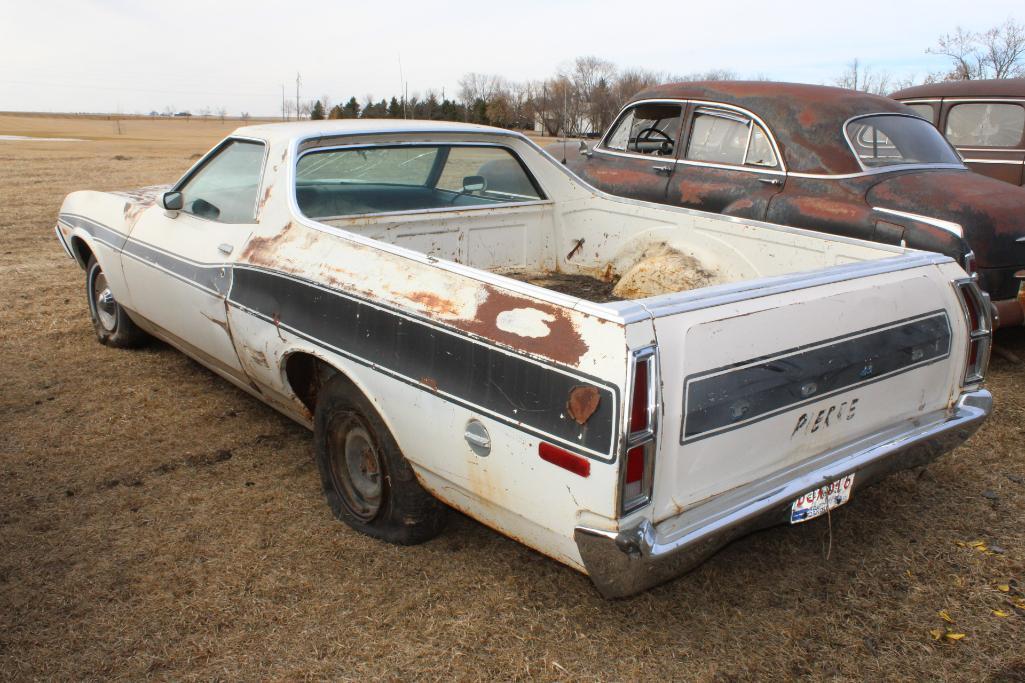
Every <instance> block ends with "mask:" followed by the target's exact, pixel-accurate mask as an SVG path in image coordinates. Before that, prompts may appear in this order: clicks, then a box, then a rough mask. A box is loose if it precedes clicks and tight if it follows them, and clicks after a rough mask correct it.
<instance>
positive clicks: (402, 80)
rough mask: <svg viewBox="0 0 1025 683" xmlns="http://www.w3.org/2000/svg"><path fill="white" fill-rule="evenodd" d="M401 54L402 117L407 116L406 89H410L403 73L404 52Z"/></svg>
mask: <svg viewBox="0 0 1025 683" xmlns="http://www.w3.org/2000/svg"><path fill="white" fill-rule="evenodd" d="M398 55H399V92H401V93H402V119H403V120H405V118H406V91H407V90H408V89H409V88H408V86H406V78H405V76H403V75H402V53H401V52H400V53H398Z"/></svg>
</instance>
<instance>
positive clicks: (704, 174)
mask: <svg viewBox="0 0 1025 683" xmlns="http://www.w3.org/2000/svg"><path fill="white" fill-rule="evenodd" d="M682 144H683V146H684V147H683V150H682V153H681V154H680V158H679V159H678V160H677V163H676V170H675V172H674V173H673V176H672V179H671V180H670V182H669V184H668V189H667V193H666V201H667V203H669V204H677V205H680V206H686V207H690V208H693V209H701V210H702V211H714V212H716V213H723V214H727V215H730V216H740V217H743V218H755V219H758V220H761V219H763V218H765V212H766V210H767V208H768V206H769V202H770V200H771V199H772V197H773V196H774V195H776V194H777V193H779V192H780V191H781V190H782V189H783V185H784V183H785V182H786V172H785V170H784V168H783V165H782V163H781V161H780V157H779V152H778V150H777V149H776V146H775V144H774V142H773V140H772V139H771V137H770V136H769V134H768V133H767V132H766V128H765V126H763V125H762V124H761V123H759V122H757V121H755V120H754V118H753V117H752V116H750V115H748V114H746V113H744V112H741V111H740V110H736V109H733V108H727V107H725V106H721V105H711V104H700V103H695V104H692V105H691V112H690V115H689V121H688V125H687V132H686V134H685V136H684V138H683V141H682Z"/></svg>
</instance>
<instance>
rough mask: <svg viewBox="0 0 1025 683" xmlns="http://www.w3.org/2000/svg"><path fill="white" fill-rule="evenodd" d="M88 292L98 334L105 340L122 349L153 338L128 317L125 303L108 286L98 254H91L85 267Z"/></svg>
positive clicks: (86, 291) (94, 326) (107, 344)
mask: <svg viewBox="0 0 1025 683" xmlns="http://www.w3.org/2000/svg"><path fill="white" fill-rule="evenodd" d="M85 273H86V276H85V295H86V298H87V299H88V301H89V315H90V317H92V321H93V329H94V330H96V338H97V339H99V340H100V343H101V344H104V345H106V346H114V347H117V348H121V349H127V348H133V347H136V346H141V345H143V344H145V343H146V342H147V341H148V340H149V335H148V334H146V333H145V332H143V331H142V330H140V329H139V327H138V326H137V325H136V324H135V323H134V322H133V321H132V319H131V318H129V317H128V313H127V312H126V311H125V309H124V308H122V306H121V304H119V303H118V302H117V301H115V300H114V295H113V294H111V293H110V289H108V288H107V286H106V283H107V277H106V275H104V274H103V269H102V268H100V264H99V263H97V262H96V257H95V256H90V257H89V264H88V265H87V266H86V269H85Z"/></svg>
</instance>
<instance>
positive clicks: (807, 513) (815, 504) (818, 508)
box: [790, 474, 854, 524]
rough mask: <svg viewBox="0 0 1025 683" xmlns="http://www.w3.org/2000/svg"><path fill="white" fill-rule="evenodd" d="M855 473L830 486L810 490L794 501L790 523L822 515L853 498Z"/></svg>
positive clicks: (805, 520)
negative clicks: (852, 490)
mask: <svg viewBox="0 0 1025 683" xmlns="http://www.w3.org/2000/svg"><path fill="white" fill-rule="evenodd" d="M853 487H854V475H853V474H848V475H847V476H846V477H844V478H843V479H837V480H836V481H834V482H833V483H832V484H830V485H829V486H823V487H821V488H818V489H815V490H814V491H809V492H808V493H806V494H804V495H803V496H801V497H800V498H798V499H797V500H795V501H794V504H793V506H792V507H791V508H790V523H791V524H798V523H800V522H807V521H808V520H809V519H815V518H816V517H820V516H822V515H824V514H826V512H828V511H829V510H832V509H833V508H838V507H840V506H841V505H843V504H844V503H846V502H847V501H848V500H850V498H851V489H852V488H853Z"/></svg>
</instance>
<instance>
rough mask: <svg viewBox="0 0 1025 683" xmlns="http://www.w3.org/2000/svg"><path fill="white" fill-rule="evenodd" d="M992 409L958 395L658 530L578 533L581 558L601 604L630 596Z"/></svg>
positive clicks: (876, 474)
mask: <svg viewBox="0 0 1025 683" xmlns="http://www.w3.org/2000/svg"><path fill="white" fill-rule="evenodd" d="M992 406H993V396H992V395H991V394H990V393H989V392H988V391H986V390H984V389H980V390H978V391H972V392H968V393H964V394H962V395H961V397H960V398H959V399H958V401H957V403H956V404H955V405H954V406H953V408H951V409H948V410H943V411H939V412H937V413H933V414H930V415H924V416H922V417H921V418H919V419H917V420H915V421H914V422H913V423H911V425H910V426H908V425H907V424H905V425H901V426H900V427H897V428H893V429H890V430H887V431H885V432H881V433H879V434H873V435H871V436H869V437H865V438H862V439H859V440H858V441H856V442H854V443H851V444H847V445H845V446H843V447H841V448H838V449H836V450H834V451H831V452H829V453H824V454H822V455H820V456H817V457H815V458H813V459H812V461H810V462H806V463H803V464H802V465H800V466H798V467H795V468H792V469H788V470H787V471H785V472H783V473H780V474H779V475H776V476H774V477H771V478H770V479H768V480H766V481H758V482H753V483H751V484H748V485H746V486H742V487H740V488H738V489H734V490H732V491H729V492H727V493H724V494H722V495H720V496H716V497H714V498H711V499H709V500H708V501H706V502H704V503H702V504H700V505H698V506H696V507H694V508H691V509H689V510H686V511H684V512H682V513H681V514H679V515H677V516H675V517H671V518H669V519H665V520H662V521H661V522H659V523H658V524H652V523H651V522H650V521H649V520H644V521H643V522H641V523H640V524H638V525H636V526H634V527H632V528H629V529H624V530H622V531H619V532H616V531H606V530H602V529H594V528H589V527H584V526H580V527H577V528H576V530H575V532H574V538H575V540H576V543H577V548H578V549H579V551H580V557H581V558H582V559H583V562H584V567H585V568H586V569H587V573H588V575H590V577H591V580H592V581H593V582H594V584H595V586H596V587H597V588H598V591H599V592H600V593H601V594H602V595H603V596H604V597H606V598H622V597H627V596H630V595H634V594H636V593H639V592H641V591H644V590H646V589H648V588H651V587H652V586H656V585H658V584H660V583H663V582H665V581H668V580H669V579H672V578H675V577H677V576H679V575H680V574H683V573H684V572H686V571H688V570H690V569H692V568H694V567H695V566H697V565H698V564H700V563H701V562H703V561H704V560H705V559H706V558H708V557H709V556H710V555H712V554H714V553H715V552H716V551H717V550H719V549H720V548H722V547H723V546H724V545H726V544H727V543H729V542H730V541H732V540H734V539H735V538H737V537H739V536H743V535H745V534H747V533H750V532H752V531H755V530H757V529H762V528H765V527H769V526H774V525H776V524H781V523H786V522H787V521H788V520H789V513H790V507H791V505H792V503H793V501H794V500H796V499H797V498H798V497H799V496H801V495H803V494H805V493H808V492H809V491H813V490H815V489H817V488H819V487H820V486H823V485H826V484H829V483H830V482H833V481H836V480H837V479H840V478H841V477H843V476H845V475H847V474H851V473H855V474H856V475H857V476H856V477H855V479H854V486H855V488H856V489H860V488H861V487H863V486H865V485H866V484H870V483H872V482H873V481H875V480H877V479H880V478H882V477H884V476H886V475H888V474H891V473H893V472H897V471H899V470H904V469H908V468H911V467H917V466H920V465H924V464H926V463H929V462H931V461H932V460H935V459H936V458H937V457H939V456H940V455H942V454H943V453H945V452H947V451H949V450H951V449H952V448H954V447H956V446H957V445H959V444H960V443H961V442H963V441H964V440H965V439H967V438H968V437H970V436H971V435H972V434H973V433H974V432H975V430H976V429H978V427H979V425H981V424H982V422H983V420H985V419H986V416H987V415H989V413H990V410H991V409H992Z"/></svg>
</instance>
